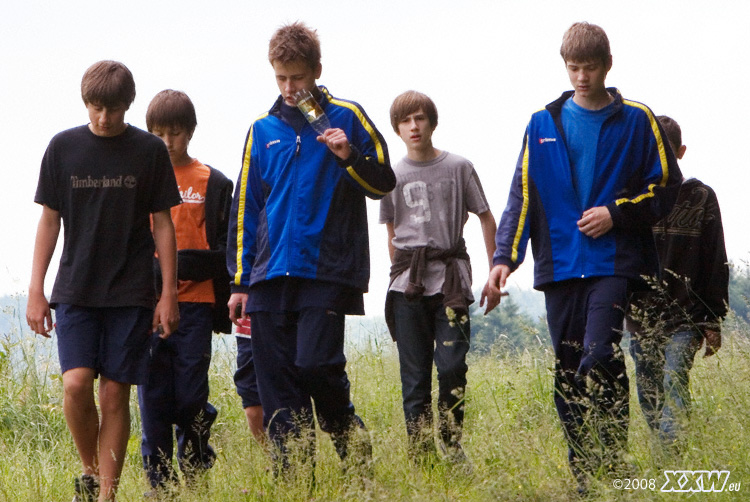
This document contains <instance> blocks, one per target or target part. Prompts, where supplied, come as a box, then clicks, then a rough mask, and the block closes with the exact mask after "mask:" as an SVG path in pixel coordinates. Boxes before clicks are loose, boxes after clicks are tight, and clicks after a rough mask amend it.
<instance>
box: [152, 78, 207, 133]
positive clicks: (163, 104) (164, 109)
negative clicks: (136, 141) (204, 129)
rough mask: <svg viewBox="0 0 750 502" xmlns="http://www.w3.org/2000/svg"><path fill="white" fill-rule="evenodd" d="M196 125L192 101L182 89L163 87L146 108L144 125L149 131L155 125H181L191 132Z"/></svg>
mask: <svg viewBox="0 0 750 502" xmlns="http://www.w3.org/2000/svg"><path fill="white" fill-rule="evenodd" d="M196 125H198V120H197V119H196V117H195V107H194V106H193V102H192V101H190V98H189V97H188V95H187V94H185V93H184V92H182V91H174V90H172V89H165V90H163V91H161V92H159V93H158V94H157V95H156V96H154V99H152V100H151V103H149V105H148V110H146V127H147V128H148V131H149V132H152V131H153V129H154V128H155V127H181V128H183V129H185V130H186V131H187V132H189V133H190V134H192V133H193V131H195V126H196Z"/></svg>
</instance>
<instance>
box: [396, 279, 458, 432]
mask: <svg viewBox="0 0 750 502" xmlns="http://www.w3.org/2000/svg"><path fill="white" fill-rule="evenodd" d="M392 294H393V295H394V297H393V312H394V316H395V320H396V325H395V331H396V336H395V338H396V344H397V345H398V359H399V365H400V371H401V392H402V396H403V406H404V418H405V420H406V431H407V433H408V434H409V439H410V441H412V442H414V441H420V440H424V439H427V438H425V437H420V436H429V437H431V432H432V429H431V427H432V423H433V418H432V363H433V360H434V362H435V366H436V367H437V375H438V417H439V423H438V427H439V431H440V436H441V439H442V440H443V442H444V443H445V444H446V446H449V447H450V446H454V445H455V444H456V443H457V442H458V441H459V439H460V437H461V429H462V427H463V420H464V402H463V398H464V392H465V391H466V372H467V371H468V369H469V368H468V366H467V365H466V354H467V352H468V351H469V339H470V332H471V327H470V323H469V321H468V320H467V321H466V322H464V323H461V322H460V319H456V320H455V321H453V322H452V321H450V320H449V319H448V317H447V316H446V313H445V307H444V306H443V295H442V294H437V295H433V296H426V297H422V298H421V299H419V300H415V301H408V300H407V299H406V298H405V297H404V295H403V294H402V293H392ZM451 324H453V325H451Z"/></svg>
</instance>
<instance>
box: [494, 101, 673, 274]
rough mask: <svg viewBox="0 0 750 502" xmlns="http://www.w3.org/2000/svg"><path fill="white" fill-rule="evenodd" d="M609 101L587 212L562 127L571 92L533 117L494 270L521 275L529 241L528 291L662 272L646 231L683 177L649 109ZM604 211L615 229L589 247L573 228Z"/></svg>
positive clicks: (662, 212)
mask: <svg viewBox="0 0 750 502" xmlns="http://www.w3.org/2000/svg"><path fill="white" fill-rule="evenodd" d="M608 91H609V92H610V93H611V94H613V95H614V96H615V102H614V107H615V109H614V111H613V113H612V115H611V116H610V117H609V118H608V119H607V120H606V121H605V122H604V124H603V125H602V128H601V132H600V134H599V143H598V147H597V152H596V165H595V167H594V169H595V171H594V184H593V186H592V190H591V196H590V199H589V201H588V203H587V204H586V207H581V204H580V202H579V201H578V196H577V195H576V189H575V183H574V179H573V174H572V172H573V168H572V166H571V163H570V160H569V158H568V150H567V148H566V144H565V137H564V134H563V128H562V123H561V110H562V106H563V103H564V102H565V100H567V99H568V98H569V97H571V96H572V95H573V91H568V92H565V93H563V95H562V96H561V97H560V98H558V99H557V100H555V101H554V102H552V103H550V104H549V105H547V106H546V107H545V109H543V110H540V111H538V112H536V113H535V114H534V115H532V117H531V120H530V121H529V124H528V126H527V128H526V135H525V137H524V141H523V148H522V149H521V154H520V156H519V159H518V164H517V166H516V171H515V174H514V176H513V182H512V185H511V189H510V195H509V197H508V204H507V206H506V208H505V211H504V212H503V216H502V218H501V220H500V224H499V226H498V229H497V234H496V236H495V243H496V245H497V248H496V250H495V255H494V258H493V263H494V264H495V265H499V264H505V265H507V266H509V267H510V269H511V271H513V270H515V269H516V268H518V266H519V265H520V264H521V262H523V260H524V257H525V254H526V246H527V243H528V241H529V239H531V245H532V253H533V256H534V287H535V288H537V289H544V286H545V284H549V283H551V282H557V281H564V280H567V279H574V278H588V277H597V276H600V277H601V276H621V277H627V278H632V279H639V278H641V277H642V276H643V275H654V274H656V273H657V271H658V259H657V256H656V249H655V247H654V242H653V238H652V235H651V226H652V225H653V224H654V223H656V222H657V221H659V220H660V219H661V218H662V217H664V216H666V215H667V214H668V213H669V211H670V209H671V207H672V205H673V204H674V201H675V199H676V197H677V192H678V190H679V186H680V181H681V179H682V175H681V173H680V170H679V168H678V167H677V161H676V159H675V157H674V154H673V153H672V150H671V148H670V147H669V145H668V143H667V139H666V136H664V133H663V132H662V130H661V127H660V126H659V123H658V121H657V119H656V117H655V116H654V114H653V113H652V112H651V110H650V109H649V108H648V107H647V106H645V105H643V104H641V103H636V102H634V101H628V100H625V99H623V98H622V96H621V95H620V93H619V91H618V90H617V89H615V88H610V89H608ZM597 206H606V207H607V209H609V212H610V214H611V215H612V222H613V228H612V230H610V231H609V232H608V233H607V234H605V235H603V236H601V237H599V238H598V239H593V238H591V237H587V236H586V235H584V234H583V232H581V231H580V230H578V226H577V224H576V222H577V221H578V220H580V218H581V216H582V214H583V212H584V211H585V210H586V209H589V208H592V207H597Z"/></svg>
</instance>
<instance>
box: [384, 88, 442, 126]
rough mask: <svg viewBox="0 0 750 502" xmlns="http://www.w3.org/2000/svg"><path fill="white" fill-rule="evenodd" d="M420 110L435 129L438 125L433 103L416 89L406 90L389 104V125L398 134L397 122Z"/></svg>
mask: <svg viewBox="0 0 750 502" xmlns="http://www.w3.org/2000/svg"><path fill="white" fill-rule="evenodd" d="M420 109H421V110H422V111H423V112H424V113H425V115H427V119H428V120H429V121H430V125H431V126H432V128H433V129H435V128H436V127H437V125H438V113H437V108H436V107H435V103H434V102H433V101H432V100H431V99H430V97H429V96H427V95H426V94H422V93H421V92H417V91H406V92H404V93H402V94H400V95H398V96H397V97H396V99H394V100H393V104H392V105H391V126H392V127H393V130H394V131H395V132H396V134H398V124H399V123H400V122H401V121H402V120H404V119H405V118H406V117H407V116H409V115H411V114H412V113H414V112H418V111H419V110H420Z"/></svg>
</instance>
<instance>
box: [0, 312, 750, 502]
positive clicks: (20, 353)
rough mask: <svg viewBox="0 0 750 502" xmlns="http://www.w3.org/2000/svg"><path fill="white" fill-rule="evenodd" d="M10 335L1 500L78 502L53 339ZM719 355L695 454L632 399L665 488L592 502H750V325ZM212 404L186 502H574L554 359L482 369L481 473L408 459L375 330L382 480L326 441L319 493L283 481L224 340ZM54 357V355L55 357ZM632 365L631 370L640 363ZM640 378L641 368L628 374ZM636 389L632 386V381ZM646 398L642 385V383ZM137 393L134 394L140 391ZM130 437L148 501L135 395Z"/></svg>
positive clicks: (635, 442)
mask: <svg viewBox="0 0 750 502" xmlns="http://www.w3.org/2000/svg"><path fill="white" fill-rule="evenodd" d="M4 315H6V316H12V317H14V318H17V319H19V321H18V322H15V323H12V325H13V326H14V327H13V328H11V332H9V333H2V334H0V501H6V500H7V501H40V500H43V501H63V500H70V498H71V497H72V490H73V483H72V478H73V476H75V475H77V473H78V472H79V470H80V466H79V463H78V457H77V454H76V452H75V448H74V446H73V443H72V440H71V438H70V435H69V433H68V431H67V428H66V426H65V421H64V417H63V414H62V407H61V402H60V398H61V396H62V389H61V380H60V376H59V374H58V373H59V368H58V367H57V362H56V361H57V359H56V356H55V353H56V350H55V346H54V343H55V341H54V339H53V340H45V339H42V338H39V337H34V336H33V335H31V334H29V333H27V332H26V331H25V328H24V327H23V326H22V323H21V322H20V318H21V315H20V314H19V313H18V312H17V311H13V309H9V310H8V311H6V312H5V313H4ZM725 334H726V335H727V336H726V337H725V340H724V347H723V348H722V349H721V351H720V352H719V353H718V354H717V356H714V357H711V358H708V359H705V360H704V359H698V360H697V361H696V365H695V367H694V369H693V371H692V373H691V375H692V380H691V382H692V392H693V396H694V399H695V406H694V408H693V415H692V418H691V426H690V428H689V430H688V437H687V439H686V444H687V447H686V449H685V451H684V453H683V454H682V456H680V457H679V458H674V457H668V456H664V455H662V454H661V452H660V450H659V448H658V444H657V442H656V441H655V440H654V439H653V438H652V437H651V434H650V432H649V430H648V428H647V426H646V424H645V421H644V420H643V418H642V415H641V413H640V410H639V409H638V405H637V401H636V399H635V392H634V389H633V392H632V394H633V398H632V399H631V429H630V440H629V450H630V454H631V462H632V463H633V464H634V465H635V468H636V474H637V477H639V478H646V479H648V478H654V479H655V480H656V482H655V484H656V488H655V490H641V489H639V490H628V491H625V490H616V489H615V488H614V487H613V486H612V482H613V480H602V481H598V482H595V483H594V485H593V490H592V493H591V495H590V496H588V497H587V498H586V500H593V501H609V500H628V501H630V500H638V501H639V500H687V499H695V500H704V499H705V500H748V499H749V498H750V453H749V452H750V357H749V356H750V345H749V344H748V333H747V329H746V327H745V326H744V325H740V324H738V323H735V322H734V321H733V320H732V319H730V320H729V321H728V322H727V323H726V327H725ZM215 342H216V343H215V351H214V359H213V363H212V368H211V402H212V403H214V405H215V406H216V407H217V409H218V410H219V413H220V414H219V419H218V421H217V423H216V424H215V425H214V428H213V437H212V444H213V445H214V447H215V449H216V452H217V454H218V459H217V462H216V465H215V466H214V468H213V469H212V470H211V471H210V472H209V473H208V474H207V475H206V476H205V483H202V484H200V485H199V486H200V488H197V489H195V490H193V491H189V490H184V491H182V492H181V493H180V495H179V500H184V501H187V502H191V501H201V500H215V501H256V500H257V501H298V500H315V501H379V500H383V501H422V500H424V501H490V500H501V501H536V500H538V501H565V500H576V499H578V496H577V494H576V484H575V482H574V480H573V478H572V476H571V475H570V472H569V470H568V466H567V460H566V458H567V457H566V455H567V451H566V446H565V442H564V439H563V436H562V431H561V428H560V426H559V423H558V419H557V416H556V414H555V410H554V406H553V403H552V374H551V368H552V366H553V359H552V356H551V354H550V353H549V351H547V350H545V349H544V348H534V349H533V350H529V351H526V352H524V353H520V354H512V355H509V354H491V355H490V356H484V357H481V358H473V359H472V360H471V361H470V369H469V387H468V392H467V398H466V399H467V403H466V424H465V433H464V438H463V441H462V443H463V446H464V449H465V450H466V452H467V454H468V456H469V458H470V460H471V469H469V468H467V466H465V465H451V464H449V463H446V462H443V461H437V462H436V463H435V464H434V465H415V464H413V463H412V462H410V461H409V459H408V457H407V454H406V447H405V445H406V434H405V430H404V426H403V412H402V408H401V388H400V381H399V376H398V358H397V355H396V353H395V347H394V346H393V344H392V342H391V341H390V339H389V338H388V337H387V335H385V334H384V333H381V332H373V333H372V334H371V336H370V337H369V339H367V340H365V341H364V342H363V341H361V340H360V341H359V343H357V344H356V345H355V344H351V345H349V346H348V357H349V365H348V371H349V377H350V379H351V383H352V400H353V401H354V404H355V406H356V407H357V412H358V413H359V414H360V416H362V418H363V419H364V420H365V422H366V424H367V426H368V428H369V429H370V432H371V434H372V440H373V449H374V456H375V470H374V475H373V476H372V478H367V477H365V478H361V477H357V476H356V475H352V474H344V473H342V470H341V468H340V465H339V461H338V457H337V456H336V454H335V451H334V449H333V446H332V444H331V441H330V440H329V438H328V437H327V436H326V435H325V434H323V433H320V432H319V431H318V434H317V438H318V440H317V445H318V448H317V457H316V464H315V466H314V469H315V483H314V485H312V484H311V483H310V479H311V478H310V476H308V475H301V476H298V477H297V478H283V479H275V478H274V476H273V474H272V472H271V471H270V469H269V467H270V463H269V461H268V460H267V458H266V456H265V454H264V452H263V451H262V449H261V448H260V447H259V446H258V445H257V443H255V441H254V440H253V439H252V437H251V435H250V432H249V430H248V428H247V424H246V423H245V419H244V415H243V412H242V409H241V406H240V402H239V398H238V397H237V396H236V394H235V390H234V384H233V381H232V373H233V366H234V361H233V358H234V341H233V339H232V338H231V337H216V341H215ZM50 354H51V355H50ZM630 362H632V361H629V363H630ZM629 370H630V371H631V372H632V364H631V365H630V366H629ZM631 381H632V382H634V379H631ZM633 387H634V385H633ZM133 394H135V393H134V392H133ZM131 403H132V404H131V414H132V417H133V419H132V429H131V437H130V442H129V444H128V457H127V460H126V464H125V469H124V472H123V477H122V482H121V488H120V492H119V497H118V499H119V500H125V501H128V500H131V501H136V500H138V501H140V500H142V497H143V492H144V491H146V490H147V486H146V483H145V481H144V477H143V473H142V468H141V461H140V452H139V449H140V432H139V431H140V424H139V419H138V410H137V404H136V400H135V396H133V400H132V401H131ZM665 469H684V470H716V469H726V470H729V471H731V475H730V479H729V480H730V482H739V483H741V487H740V491H739V492H732V493H730V492H728V491H726V490H725V492H723V493H711V494H697V495H694V496H692V497H690V496H689V494H666V493H660V492H659V488H661V486H662V484H663V483H664V481H665V478H664V475H663V471H664V470H665Z"/></svg>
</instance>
